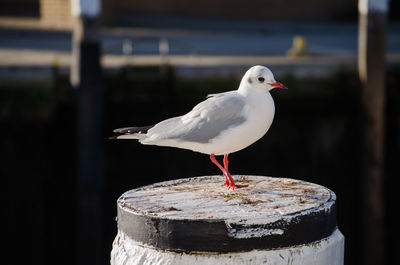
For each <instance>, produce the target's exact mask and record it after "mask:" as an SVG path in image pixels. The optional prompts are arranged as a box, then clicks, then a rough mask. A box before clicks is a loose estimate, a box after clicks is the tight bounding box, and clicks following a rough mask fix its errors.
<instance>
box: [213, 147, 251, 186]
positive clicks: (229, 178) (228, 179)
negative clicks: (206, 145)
mask: <svg viewBox="0 0 400 265" xmlns="http://www.w3.org/2000/svg"><path fill="white" fill-rule="evenodd" d="M210 159H211V161H212V162H213V163H214V164H215V165H216V166H217V167H218V168H219V169H220V170H221V171H222V173H223V174H224V176H225V186H226V187H227V188H228V189H230V188H232V189H236V188H243V187H247V185H235V182H234V181H233V178H232V176H231V174H230V173H229V171H228V163H229V161H228V155H225V156H224V167H222V166H221V164H220V163H218V161H217V159H216V158H215V155H214V154H211V155H210Z"/></svg>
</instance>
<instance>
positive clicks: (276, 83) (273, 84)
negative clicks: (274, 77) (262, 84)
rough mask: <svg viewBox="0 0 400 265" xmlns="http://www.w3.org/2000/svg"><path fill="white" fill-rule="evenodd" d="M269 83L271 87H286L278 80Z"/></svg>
mask: <svg viewBox="0 0 400 265" xmlns="http://www.w3.org/2000/svg"><path fill="white" fill-rule="evenodd" d="M269 85H270V86H272V87H277V88H281V89H288V88H287V87H286V86H285V85H284V84H282V83H280V82H275V83H271V84H269Z"/></svg>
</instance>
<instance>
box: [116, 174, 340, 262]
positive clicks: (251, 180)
mask: <svg viewBox="0 0 400 265" xmlns="http://www.w3.org/2000/svg"><path fill="white" fill-rule="evenodd" d="M234 178H235V179H236V181H239V182H241V183H245V184H248V185H249V186H248V187H247V188H241V189H236V190H227V189H226V188H225V186H224V185H223V184H222V183H221V179H222V177H221V176H207V177H196V178H187V179H179V180H173V181H165V182H161V183H156V184H153V185H149V186H144V187H141V188H137V189H133V190H130V191H128V192H126V193H125V194H123V195H122V196H121V197H120V198H119V199H118V202H117V207H118V216H117V223H118V234H117V236H116V238H115V240H114V243H113V249H112V251H111V264H112V265H122V264H124V265H148V264H171V265H172V264H174V265H183V264H185V265H186V264H209V265H211V264H218V265H221V264H227V265H228V264H271V265H272V264H277V265H280V264H293V265H295V264H302V265H305V264H308V265H311V264H318V265H328V264H329V265H342V264H343V257H344V237H343V235H342V234H341V232H340V231H339V230H338V228H337V224H336V196H335V194H334V193H333V192H332V191H330V190H329V189H327V188H325V187H322V186H319V185H316V184H312V183H309V182H305V181H300V180H294V179H288V178H273V177H262V176H239V175H236V176H234Z"/></svg>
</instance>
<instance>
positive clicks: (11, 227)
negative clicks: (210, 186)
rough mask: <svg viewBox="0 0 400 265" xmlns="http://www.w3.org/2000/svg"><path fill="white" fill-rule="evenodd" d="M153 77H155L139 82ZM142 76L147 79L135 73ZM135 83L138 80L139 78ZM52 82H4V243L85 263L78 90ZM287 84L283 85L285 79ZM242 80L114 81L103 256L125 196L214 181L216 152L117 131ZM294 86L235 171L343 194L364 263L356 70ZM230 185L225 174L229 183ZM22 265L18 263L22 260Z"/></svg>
mask: <svg viewBox="0 0 400 265" xmlns="http://www.w3.org/2000/svg"><path fill="white" fill-rule="evenodd" d="M138 71H139V73H143V72H146V73H147V75H149V74H150V76H153V77H154V78H150V79H149V80H144V81H143V80H139V81H138V80H136V79H135V78H134V77H135V76H138V74H137V73H138ZM132 73H136V74H134V75H133V74H132ZM399 73H400V68H399V67H396V66H394V67H391V69H390V70H389V71H388V78H387V84H388V85H387V95H388V98H387V108H386V111H387V119H386V145H385V150H386V151H385V155H386V174H385V175H386V179H385V196H386V198H385V200H386V209H385V210H386V213H387V219H386V227H387V231H388V234H387V241H388V243H389V245H388V246H389V248H388V255H389V260H391V261H394V260H395V257H396V253H395V250H396V246H398V243H397V236H398V231H397V230H396V225H397V224H396V217H395V215H396V209H397V206H396V201H397V200H396V195H397V194H396V193H397V192H396V190H397V189H396V185H395V183H396V178H397V177H398V173H399V165H398V157H399V155H400V154H399V152H400V148H399V147H400V141H399V140H400V139H399V136H400V131H399V130H400V122H399V121H400V107H399V104H398V102H399V100H400V93H399V90H398V87H399V85H400V78H399V76H400V75H399ZM130 76H133V78H132V77H130ZM53 78H54V79H53V81H52V83H51V85H50V86H45V85H43V86H35V87H32V86H22V85H18V86H11V85H7V84H1V85H0V104H1V106H2V109H1V113H2V115H1V120H0V122H1V128H2V129H1V137H0V139H1V157H0V158H1V161H2V162H1V164H2V166H1V175H2V176H3V179H4V181H5V183H6V184H5V193H4V195H5V198H4V204H3V205H4V206H5V209H3V211H2V212H3V213H6V214H5V216H4V218H5V219H6V220H7V221H8V222H7V229H6V231H5V232H6V233H5V234H4V235H5V238H7V244H8V245H11V246H12V248H13V249H14V251H16V252H17V253H20V252H23V253H24V255H21V256H19V257H18V259H22V260H26V261H31V262H32V263H34V262H35V261H40V263H41V264H54V261H55V260H57V264H74V262H75V259H76V256H75V253H76V249H75V248H76V243H77V242H76V240H77V239H76V229H77V228H76V223H77V220H76V218H77V216H76V208H75V207H76V206H75V205H76V201H75V200H76V198H77V196H76V181H77V180H76V177H75V176H76V166H75V165H76V153H77V148H78V146H77V145H76V137H75V136H76V132H77V127H76V124H77V122H76V103H75V102H76V94H75V92H74V91H73V90H72V89H71V88H70V87H69V84H68V79H67V77H66V76H63V75H61V74H58V72H57V71H54V76H53ZM277 79H278V77H277ZM239 80H240V79H239V77H238V76H225V77H209V78H202V79H198V80H193V79H177V78H176V76H175V75H174V72H173V69H170V74H169V75H168V77H167V78H164V79H163V78H161V77H160V75H159V69H158V68H146V69H131V68H124V69H122V70H120V71H119V72H117V73H114V74H108V75H106V78H105V94H106V97H105V99H106V101H105V111H104V113H105V119H104V128H103V132H102V134H103V135H104V141H103V146H104V150H105V158H104V163H102V164H100V165H98V166H99V167H100V168H101V169H102V170H104V180H103V181H104V183H103V185H102V186H103V188H102V189H101V191H100V197H101V203H100V205H101V212H102V216H101V219H102V220H101V226H102V229H101V231H102V234H101V235H98V238H93V240H99V239H101V240H102V241H101V245H102V246H103V248H104V252H103V253H99V255H100V256H103V260H104V261H105V262H104V264H106V263H107V262H108V260H109V253H110V250H111V243H112V240H113V238H114V236H115V235H116V222H115V216H116V200H117V198H118V197H119V196H120V195H121V194H122V193H123V192H125V191H127V190H129V189H132V188H135V187H138V186H142V185H146V184H150V183H154V182H159V181H164V180H169V179H175V178H184V177H191V176H203V175H215V174H219V170H218V169H217V168H216V167H215V166H214V165H213V164H212V163H211V162H210V161H209V158H208V156H207V155H203V154H199V153H194V152H191V151H186V150H179V149H174V148H160V147H153V146H143V145H140V144H139V143H137V142H136V141H130V140H109V139H107V136H111V135H112V130H113V129H114V128H117V127H121V126H125V125H136V124H138V125H146V124H152V123H154V122H157V121H159V120H161V119H165V118H167V117H170V116H173V115H180V114H183V113H185V112H187V111H189V110H190V109H191V107H192V106H193V105H194V104H196V103H198V102H199V101H201V100H202V99H204V98H205V97H206V95H207V94H208V93H211V92H222V91H225V90H229V89H235V88H236V87H237V85H238V83H239ZM278 80H280V81H281V82H283V83H285V84H286V85H287V86H288V87H289V90H287V91H283V90H273V91H272V95H273V97H274V99H275V104H276V116H275V120H274V123H273V125H272V127H271V128H270V130H269V132H268V133H267V134H266V136H265V137H263V138H262V139H261V140H259V141H258V142H257V143H255V144H253V145H252V146H250V147H248V148H246V149H245V150H242V151H240V152H238V153H234V154H232V155H231V156H230V161H231V163H230V168H231V172H232V173H233V174H235V173H236V174H253V175H265V176H276V177H280V176H281V177H292V178H296V179H302V180H306V181H311V182H314V183H318V184H321V185H324V186H326V187H328V188H330V189H332V190H333V191H334V192H335V193H336V194H337V198H338V200H337V207H338V225H339V228H340V230H341V231H342V233H343V234H344V235H345V237H346V251H345V262H346V264H359V262H358V261H359V260H360V258H361V256H360V245H361V242H362V234H361V232H362V231H361V224H362V220H361V218H360V216H361V213H360V211H361V207H360V205H361V203H362V199H361V189H360V183H362V176H361V175H360V171H361V169H360V155H361V154H360V151H361V140H360V139H361V135H362V134H363V131H362V130H361V125H360V121H361V109H360V105H359V101H360V84H359V81H358V78H357V75H356V73H354V71H352V70H348V69H337V70H336V71H334V72H333V73H332V75H331V76H329V77H321V78H316V77H314V78H298V77H295V76H293V75H289V74H287V75H284V76H281V77H279V79H278ZM222 183H223V177H222V176H221V185H222ZM12 264H17V263H12Z"/></svg>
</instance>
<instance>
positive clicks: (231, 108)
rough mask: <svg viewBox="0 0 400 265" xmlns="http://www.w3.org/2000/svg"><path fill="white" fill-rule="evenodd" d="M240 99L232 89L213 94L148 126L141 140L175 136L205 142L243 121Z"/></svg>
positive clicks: (242, 102) (189, 140)
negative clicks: (184, 113) (181, 112)
mask: <svg viewBox="0 0 400 265" xmlns="http://www.w3.org/2000/svg"><path fill="white" fill-rule="evenodd" d="M244 106H245V101H244V99H243V98H242V97H241V96H239V95H237V93H236V92H228V93H222V94H216V95H213V96H212V97H210V98H208V99H207V100H205V101H203V102H201V103H199V104H198V105H196V106H195V107H194V108H193V110H192V111H190V112H189V113H187V114H186V115H184V116H180V117H175V118H171V119H168V120H165V121H162V122H160V123H158V124H156V126H154V127H153V128H151V129H150V130H149V131H148V133H147V137H146V139H144V140H143V142H144V143H145V142H147V143H150V142H153V141H162V140H171V139H173V140H177V141H188V142H197V143H207V142H209V141H210V140H211V139H213V138H215V137H217V136H218V135H219V134H220V133H221V132H223V131H224V130H227V129H229V128H232V127H235V126H238V125H240V124H242V123H243V122H245V120H246V119H245V117H244V114H243V112H242V110H243V108H244Z"/></svg>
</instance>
